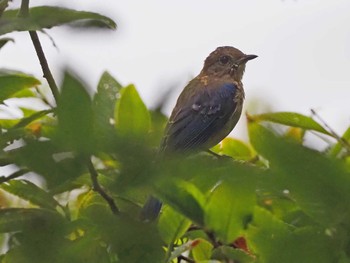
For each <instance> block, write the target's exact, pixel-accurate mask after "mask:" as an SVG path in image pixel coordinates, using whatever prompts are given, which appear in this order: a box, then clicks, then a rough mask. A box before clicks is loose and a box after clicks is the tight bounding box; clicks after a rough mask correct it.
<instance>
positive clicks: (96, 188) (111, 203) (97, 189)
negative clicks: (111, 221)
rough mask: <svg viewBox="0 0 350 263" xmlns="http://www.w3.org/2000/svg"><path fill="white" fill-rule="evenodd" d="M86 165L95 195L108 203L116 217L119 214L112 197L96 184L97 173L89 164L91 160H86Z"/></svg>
mask: <svg viewBox="0 0 350 263" xmlns="http://www.w3.org/2000/svg"><path fill="white" fill-rule="evenodd" d="M87 165H88V169H89V172H90V176H91V181H92V186H93V190H94V191H95V192H97V193H99V194H100V195H101V196H102V197H103V199H105V200H106V202H107V203H108V205H109V207H110V208H111V210H112V212H113V214H115V215H118V214H119V213H120V211H119V209H118V207H117V206H116V204H115V202H114V200H113V198H112V197H110V196H109V195H108V194H107V193H106V192H105V191H104V189H103V188H102V187H101V185H100V184H99V182H98V179H97V177H98V173H97V171H96V170H95V167H94V165H93V164H92V162H91V159H89V160H88V162H87Z"/></svg>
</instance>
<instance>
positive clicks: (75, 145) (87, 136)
mask: <svg viewBox="0 0 350 263" xmlns="http://www.w3.org/2000/svg"><path fill="white" fill-rule="evenodd" d="M57 115H58V125H59V129H58V132H59V140H60V142H61V143H62V145H65V146H66V147H67V148H68V149H72V150H75V151H78V152H83V153H87V152H91V150H92V148H93V142H94V140H93V139H92V136H93V113H92V105H91V100H90V97H89V94H88V93H87V92H86V90H85V88H84V86H83V85H82V84H81V83H80V82H79V81H78V80H77V79H76V78H74V77H72V76H71V75H69V74H66V75H65V78H64V81H63V86H62V92H61V96H60V98H59V101H58V106H57Z"/></svg>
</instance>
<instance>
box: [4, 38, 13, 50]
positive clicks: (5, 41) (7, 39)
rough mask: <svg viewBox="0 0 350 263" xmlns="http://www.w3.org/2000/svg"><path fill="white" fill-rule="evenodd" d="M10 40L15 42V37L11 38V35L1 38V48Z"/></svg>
mask: <svg viewBox="0 0 350 263" xmlns="http://www.w3.org/2000/svg"><path fill="white" fill-rule="evenodd" d="M8 42H15V41H14V40H13V38H9V37H4V38H0V49H1V48H2V47H3V46H5V45H6V44H7V43H8Z"/></svg>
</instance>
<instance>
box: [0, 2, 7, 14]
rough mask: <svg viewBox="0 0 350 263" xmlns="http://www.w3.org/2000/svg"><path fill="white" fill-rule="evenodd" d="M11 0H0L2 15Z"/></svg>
mask: <svg viewBox="0 0 350 263" xmlns="http://www.w3.org/2000/svg"><path fill="white" fill-rule="evenodd" d="M8 2H9V0H0V17H1V16H2V13H3V12H4V10H5V9H6V8H7V6H8Z"/></svg>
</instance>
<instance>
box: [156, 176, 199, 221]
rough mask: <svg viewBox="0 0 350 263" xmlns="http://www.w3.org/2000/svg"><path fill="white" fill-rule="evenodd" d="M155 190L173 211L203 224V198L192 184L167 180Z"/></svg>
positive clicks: (172, 179)
mask: <svg viewBox="0 0 350 263" xmlns="http://www.w3.org/2000/svg"><path fill="white" fill-rule="evenodd" d="M156 190H157V193H158V194H159V195H160V196H161V197H162V199H163V200H164V201H166V202H167V203H168V204H169V205H170V206H171V207H173V208H174V209H175V210H177V211H179V212H180V213H182V214H183V215H185V216H186V217H188V218H189V219H192V220H193V221H195V222H197V223H199V224H203V206H204V201H205V197H204V195H203V194H202V193H201V192H200V190H198V188H197V187H196V186H195V185H194V184H192V183H190V182H186V181H184V180H180V179H175V178H168V180H165V181H164V182H163V183H162V184H161V185H160V186H159V187H157V189H156Z"/></svg>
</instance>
